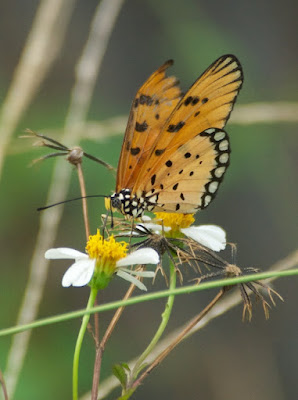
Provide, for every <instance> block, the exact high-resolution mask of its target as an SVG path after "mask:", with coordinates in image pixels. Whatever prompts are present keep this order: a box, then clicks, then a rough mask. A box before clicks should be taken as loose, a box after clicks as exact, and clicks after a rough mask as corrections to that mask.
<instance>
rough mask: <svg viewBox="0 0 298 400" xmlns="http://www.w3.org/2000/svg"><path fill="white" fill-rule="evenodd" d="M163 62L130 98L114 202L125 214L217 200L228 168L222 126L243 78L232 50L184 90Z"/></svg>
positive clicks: (189, 209)
mask: <svg viewBox="0 0 298 400" xmlns="http://www.w3.org/2000/svg"><path fill="white" fill-rule="evenodd" d="M172 64H173V61H172V60H169V61H167V62H165V63H164V64H163V65H162V66H161V67H160V68H158V69H157V70H156V71H155V72H154V73H153V74H152V75H151V76H150V77H149V78H148V79H147V81H146V82H145V83H144V84H143V86H141V88H140V89H139V90H138V92H137V94H136V96H135V99H134V101H133V104H132V107H131V111H130V114H129V119H128V124H127V128H126V131H125V136H124V140H123V144H122V149H121V154H120V159H119V163H118V169H117V181H116V191H115V193H114V194H112V195H111V196H110V197H109V201H110V206H111V207H112V208H114V209H117V210H118V211H120V212H121V213H122V214H124V215H126V216H128V217H134V218H137V217H140V216H142V214H143V213H144V211H146V210H148V211H162V212H170V213H172V212H177V213H184V214H188V213H195V212H196V211H197V210H200V209H204V208H205V207H207V206H208V204H209V203H210V202H211V201H212V200H213V198H214V197H215V194H216V192H217V190H218V187H219V186H220V183H221V181H222V179H223V176H224V174H225V172H226V170H227V168H228V166H229V160H230V143H229V137H228V134H227V133H226V132H225V131H224V130H223V128H224V126H225V124H226V122H227V120H228V119H229V116H230V114H231V111H232V109H233V106H234V103H235V101H236V98H237V95H238V93H239V90H240V89H241V86H242V83H243V72H242V67H241V64H240V62H239V61H238V59H237V58H236V57H235V56H234V55H231V54H227V55H224V56H222V57H220V58H218V59H217V60H216V61H215V62H214V63H213V64H211V65H210V66H209V68H207V69H206V71H205V72H204V73H203V74H202V75H201V76H200V77H199V78H198V79H197V80H196V81H195V83H194V84H193V85H192V86H191V87H190V89H189V90H188V91H187V92H186V94H182V92H181V90H180V88H179V81H178V80H177V79H176V78H175V77H173V76H167V75H166V70H167V69H168V67H170V66H171V65H172Z"/></svg>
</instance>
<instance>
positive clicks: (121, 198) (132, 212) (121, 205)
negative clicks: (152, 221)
mask: <svg viewBox="0 0 298 400" xmlns="http://www.w3.org/2000/svg"><path fill="white" fill-rule="evenodd" d="M105 205H106V208H107V209H112V210H113V211H119V212H121V214H123V215H125V216H128V217H133V218H138V217H141V216H142V215H143V213H144V211H145V210H149V211H150V207H152V205H151V203H150V202H148V201H147V200H146V198H145V197H144V196H142V195H141V196H137V195H136V194H132V193H131V190H130V189H122V190H120V191H119V192H118V193H114V194H112V196H111V197H107V198H106V202H105Z"/></svg>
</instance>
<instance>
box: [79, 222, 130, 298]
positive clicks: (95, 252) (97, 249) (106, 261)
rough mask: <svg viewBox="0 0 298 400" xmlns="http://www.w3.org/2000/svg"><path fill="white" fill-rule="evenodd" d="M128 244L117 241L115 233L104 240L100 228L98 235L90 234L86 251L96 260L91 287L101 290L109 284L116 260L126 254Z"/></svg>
mask: <svg viewBox="0 0 298 400" xmlns="http://www.w3.org/2000/svg"><path fill="white" fill-rule="evenodd" d="M127 246H128V244H127V243H126V242H116V240H115V238H114V236H113V235H111V236H110V237H109V238H108V239H106V240H104V238H103V237H102V236H101V234H100V232H99V230H97V234H96V235H91V236H89V240H88V242H87V245H86V251H87V253H88V254H89V257H90V258H91V259H95V260H96V264H95V270H94V275H93V278H92V280H91V281H90V283H89V285H90V286H91V287H95V288H96V289H97V290H101V289H104V288H105V287H106V286H107V285H108V284H109V282H110V281H111V279H112V277H113V276H114V273H115V269H116V262H117V261H118V260H120V258H124V257H125V256H126V253H127Z"/></svg>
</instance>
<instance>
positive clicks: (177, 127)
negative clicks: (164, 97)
mask: <svg viewBox="0 0 298 400" xmlns="http://www.w3.org/2000/svg"><path fill="white" fill-rule="evenodd" d="M184 125H185V122H183V121H180V122H178V124H176V125H174V124H171V125H169V127H168V129H167V132H179V131H180V129H181V128H183V126H184Z"/></svg>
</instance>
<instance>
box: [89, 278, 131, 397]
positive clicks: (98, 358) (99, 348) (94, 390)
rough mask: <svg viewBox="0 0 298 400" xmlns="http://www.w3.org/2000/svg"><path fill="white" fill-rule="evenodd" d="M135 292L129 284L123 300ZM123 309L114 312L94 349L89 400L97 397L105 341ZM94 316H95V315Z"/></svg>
mask: <svg viewBox="0 0 298 400" xmlns="http://www.w3.org/2000/svg"><path fill="white" fill-rule="evenodd" d="M134 290H135V285H133V284H131V285H130V287H129V289H128V291H127V292H126V294H125V296H124V297H123V300H127V299H129V298H130V297H131V295H132V293H133V291H134ZM124 308H125V307H119V308H118V309H117V311H116V312H115V314H114V316H113V318H112V320H111V322H110V324H109V326H108V328H107V330H106V332H105V334H104V336H103V338H102V340H101V342H100V344H99V346H97V348H96V355H95V361H94V373H93V382H92V391H91V400H96V399H97V395H98V385H99V377H100V369H101V363H102V356H103V352H104V350H105V347H106V344H107V341H108V340H109V338H110V337H111V334H112V332H113V330H114V329H115V326H116V324H117V322H118V321H119V318H120V317H121V315H122V313H123V311H124ZM95 315H96V314H95Z"/></svg>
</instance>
